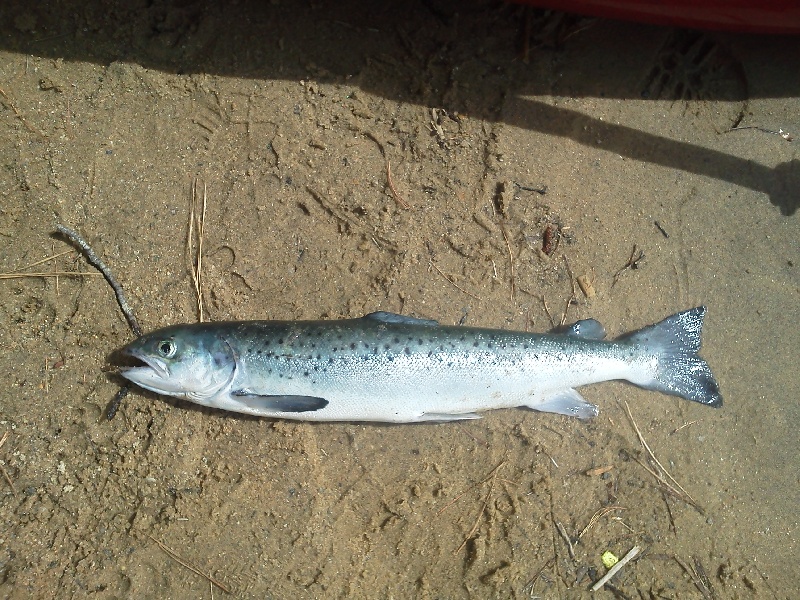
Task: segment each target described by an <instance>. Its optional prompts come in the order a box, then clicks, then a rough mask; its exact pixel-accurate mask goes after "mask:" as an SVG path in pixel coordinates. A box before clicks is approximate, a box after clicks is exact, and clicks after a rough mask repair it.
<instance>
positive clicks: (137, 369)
mask: <svg viewBox="0 0 800 600" xmlns="http://www.w3.org/2000/svg"><path fill="white" fill-rule="evenodd" d="M120 357H121V359H122V360H120V362H123V361H124V362H125V363H126V364H124V365H120V366H119V367H118V368H117V372H118V373H120V374H121V375H123V376H125V377H127V378H128V379H130V380H131V381H143V380H144V379H145V378H148V379H152V378H153V377H154V376H157V377H160V378H161V379H168V378H169V369H168V368H167V364H166V363H165V362H164V361H162V360H160V359H158V358H156V357H154V356H148V355H146V354H144V353H140V352H137V351H136V350H125V351H123V352H121V353H120Z"/></svg>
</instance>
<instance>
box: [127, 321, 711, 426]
mask: <svg viewBox="0 0 800 600" xmlns="http://www.w3.org/2000/svg"><path fill="white" fill-rule="evenodd" d="M705 314H706V308H705V307H698V308H693V309H690V310H686V311H684V312H680V313H678V314H675V315H672V316H671V317H668V318H666V319H664V320H663V321H661V322H660V323H657V324H655V325H651V326H649V327H645V328H643V329H640V330H639V331H636V332H634V333H630V334H627V335H624V336H622V337H619V338H617V339H616V340H613V341H603V338H604V337H605V331H604V330H603V327H602V325H600V323H598V322H597V321H595V320H594V319H588V320H585V321H579V322H577V323H575V324H574V325H573V326H572V327H570V328H569V329H568V330H567V331H566V332H564V333H559V334H549V335H544V334H533V333H524V332H520V331H505V330H499V329H481V328H476V327H449V326H443V325H439V323H437V322H436V321H429V320H424V319H415V318H412V317H406V316H402V315H396V314H393V313H387V312H376V313H371V314H368V315H366V316H364V317H362V318H360V319H347V320H339V321H238V322H220V323H194V324H189V325H174V326H172V327H166V328H164V329H160V330H158V331H154V332H152V333H149V334H147V335H144V336H142V337H140V338H138V339H137V340H135V341H133V342H132V343H130V344H128V345H127V346H125V347H124V348H122V350H121V352H122V354H123V355H127V356H128V357H132V358H133V359H135V361H136V362H137V366H133V367H127V368H123V369H121V371H120V372H121V374H122V375H123V376H124V377H126V378H127V379H129V380H130V381H132V382H133V383H135V384H137V385H139V386H141V387H143V388H145V389H148V390H151V391H153V392H156V393H159V394H167V395H170V396H176V397H178V398H183V399H186V400H190V401H191V402H196V403H197V404H202V405H205V406H210V407H213V408H220V409H224V410H230V411H235V412H240V413H247V414H251V415H260V416H265V417H279V418H284V419H302V420H309V421H384V422H393V423H411V422H419V421H451V420H456V419H476V418H479V415H478V414H476V413H477V412H480V411H484V410H489V409H494V408H511V407H518V406H526V407H528V408H531V409H534V410H538V411H545V412H553V413H559V414H562V415H570V416H576V417H579V418H589V417H593V416H595V415H597V407H596V406H595V405H594V404H590V403H589V402H587V401H586V400H585V399H584V398H583V397H582V396H581V395H580V394H579V393H578V392H577V391H575V389H574V388H576V387H579V386H582V385H586V384H590V383H598V382H602V381H609V380H614V379H624V380H626V381H629V382H631V383H633V384H635V385H638V386H640V387H643V388H645V389H648V390H655V391H659V392H663V393H665V394H672V395H675V396H680V397H682V398H686V399H688V400H693V401H695V402H699V403H701V404H706V405H708V406H713V407H717V406H721V405H722V396H721V395H720V391H719V385H718V384H717V382H716V381H715V379H714V376H713V375H712V374H711V369H710V368H709V366H708V364H706V362H705V361H704V360H703V359H702V358H700V357H699V356H698V355H697V352H698V350H699V349H700V334H701V330H702V327H703V318H704V317H705Z"/></svg>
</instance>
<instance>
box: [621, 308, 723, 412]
mask: <svg viewBox="0 0 800 600" xmlns="http://www.w3.org/2000/svg"><path fill="white" fill-rule="evenodd" d="M705 316H706V307H705V306H698V307H697V308H692V309H689V310H685V311H683V312H679V313H677V314H674V315H672V316H671V317H667V318H666V319H664V320H663V321H661V322H660V323H656V324H655V325H650V326H649V327H644V328H643V329H640V330H639V331H636V332H634V333H632V334H629V335H627V336H625V338H624V340H625V341H626V342H628V343H632V344H635V345H637V346H641V347H643V348H644V349H645V351H646V352H647V354H648V355H652V354H655V356H656V357H657V359H658V365H657V367H656V371H655V374H652V373H651V376H652V378H651V379H650V380H649V381H644V382H642V381H636V382H634V383H636V384H637V385H639V386H641V387H643V388H645V389H648V390H655V391H659V392H663V393H665V394H671V395H673V396H680V397H681V398H685V399H687V400H693V401H694V402H699V403H700V404H705V405H706V406H713V407H714V408H717V407H719V406H722V395H721V394H720V389H719V384H718V383H717V381H716V379H714V375H713V374H712V373H711V368H710V367H709V366H708V363H706V361H704V360H703V359H702V358H700V356H698V354H697V353H698V351H699V350H700V334H701V333H702V331H703V319H704V317H705Z"/></svg>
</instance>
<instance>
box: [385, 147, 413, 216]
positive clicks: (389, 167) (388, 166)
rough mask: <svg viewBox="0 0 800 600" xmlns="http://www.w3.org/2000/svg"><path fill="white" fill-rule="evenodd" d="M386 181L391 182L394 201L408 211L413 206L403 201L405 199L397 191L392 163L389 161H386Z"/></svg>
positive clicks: (390, 186)
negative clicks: (393, 178)
mask: <svg viewBox="0 0 800 600" xmlns="http://www.w3.org/2000/svg"><path fill="white" fill-rule="evenodd" d="M386 179H387V181H388V182H389V189H390V190H392V196H394V201H395V202H397V203H398V204H399V205H400V206H402V207H403V208H405V209H406V210H408V209H409V208H411V206H410V205H409V204H408V202H406V201H405V200H403V197H402V196H401V195H400V192H398V191H397V188H396V187H394V181H393V180H392V163H391V162H389V159H388V158H387V159H386Z"/></svg>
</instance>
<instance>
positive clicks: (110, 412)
mask: <svg viewBox="0 0 800 600" xmlns="http://www.w3.org/2000/svg"><path fill="white" fill-rule="evenodd" d="M130 391H131V387H130V384H129V383H126V384H125V385H123V386H122V387H121V388H119V390H117V393H116V394H114V397H113V398H112V399H111V402H109V403H108V406H107V407H106V421H110V420H111V419H113V418H114V416H115V415H116V414H117V411H118V410H119V405H120V404H122V401H123V400H124V399H125V396H127V395H128V394H129V393H130Z"/></svg>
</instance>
